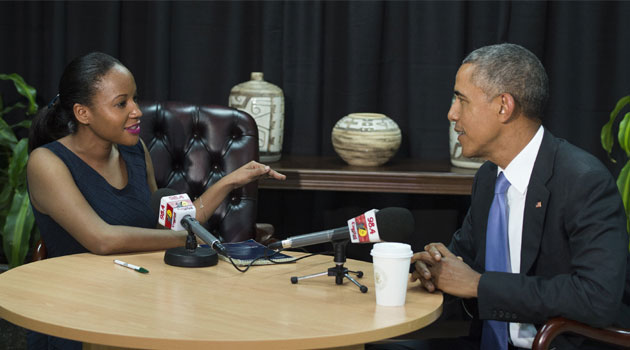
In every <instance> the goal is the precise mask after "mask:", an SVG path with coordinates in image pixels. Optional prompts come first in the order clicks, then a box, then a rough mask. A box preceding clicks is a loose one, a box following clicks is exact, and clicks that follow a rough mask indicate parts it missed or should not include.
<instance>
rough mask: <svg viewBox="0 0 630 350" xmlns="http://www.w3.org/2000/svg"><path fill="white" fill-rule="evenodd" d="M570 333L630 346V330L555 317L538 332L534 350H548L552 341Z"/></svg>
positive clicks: (533, 346)
mask: <svg viewBox="0 0 630 350" xmlns="http://www.w3.org/2000/svg"><path fill="white" fill-rule="evenodd" d="M565 332H570V333H575V334H578V335H581V336H584V337H586V338H591V339H594V340H596V341H600V342H604V343H609V344H615V345H620V346H628V345H629V344H630V330H628V329H623V328H616V327H608V328H595V327H591V326H589V325H586V324H584V323H581V322H577V321H573V320H569V319H566V318H564V317H555V318H552V319H550V320H549V321H547V323H545V325H544V326H543V327H542V328H541V329H540V330H539V331H538V334H536V338H534V343H533V344H532V350H547V349H548V348H549V345H550V344H551V341H552V340H553V339H554V338H555V337H557V336H558V335H559V334H562V333H565Z"/></svg>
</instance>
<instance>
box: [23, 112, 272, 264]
mask: <svg viewBox="0 0 630 350" xmlns="http://www.w3.org/2000/svg"><path fill="white" fill-rule="evenodd" d="M139 105H140V109H141V110H142V113H143V116H142V118H141V122H142V124H141V131H140V137H141V138H142V140H143V141H144V143H145V144H146V146H147V148H148V149H149V153H150V154H151V159H152V161H153V168H154V170H155V179H156V181H157V185H158V188H164V187H168V188H171V189H173V190H175V191H177V192H178V193H187V194H188V195H189V196H190V197H191V198H192V199H195V198H197V197H198V196H199V195H201V194H202V193H203V192H204V191H205V189H206V188H208V187H209V186H211V185H212V184H214V183H215V182H217V181H218V180H219V179H220V178H222V177H223V176H225V175H227V174H229V173H230V172H232V171H234V170H236V169H237V168H239V167H240V166H242V165H243V164H245V163H247V162H249V161H251V160H258V128H257V126H256V122H255V121H254V119H253V118H252V117H251V116H250V115H249V114H247V113H246V112H243V111H240V110H237V109H234V108H230V107H224V106H210V105H206V106H197V105H193V104H187V103H183V102H140V103H139ZM257 193H258V183H257V182H251V183H249V184H248V185H246V186H243V187H241V188H238V189H236V190H234V191H232V192H231V193H230V194H229V195H228V196H227V197H226V198H225V200H224V201H223V202H222V203H221V205H220V206H219V207H218V208H217V210H216V211H215V212H214V214H213V215H212V216H211V217H210V219H209V220H208V222H207V223H203V224H204V226H205V227H206V228H207V229H208V231H210V232H211V233H212V234H213V235H214V236H215V237H220V239H222V240H223V241H225V242H238V241H243V240H247V239H250V238H254V239H256V240H257V241H258V242H260V243H263V244H268V243H270V242H272V241H274V239H273V238H272V237H273V226H271V225H269V224H256V209H257V199H258V194H257ZM45 258H46V247H45V245H44V243H43V242H42V241H41V240H40V241H39V242H38V243H37V245H36V247H35V250H34V252H33V257H32V261H37V260H42V259H45Z"/></svg>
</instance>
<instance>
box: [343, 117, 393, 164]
mask: <svg viewBox="0 0 630 350" xmlns="http://www.w3.org/2000/svg"><path fill="white" fill-rule="evenodd" d="M401 138H402V136H401V134H400V128H399V127H398V124H396V122H395V121H393V120H391V119H390V118H389V117H387V116H386V115H384V114H379V113H351V114H348V115H347V116H345V117H343V118H341V119H339V121H337V124H335V127H333V130H332V144H333V147H334V148H335V152H337V154H338V155H339V156H340V157H341V158H342V159H343V160H345V161H346V162H348V164H351V165H359V166H378V165H382V164H384V163H386V162H387V161H388V160H390V159H391V158H392V157H393V156H394V154H396V151H398V147H400V140H401Z"/></svg>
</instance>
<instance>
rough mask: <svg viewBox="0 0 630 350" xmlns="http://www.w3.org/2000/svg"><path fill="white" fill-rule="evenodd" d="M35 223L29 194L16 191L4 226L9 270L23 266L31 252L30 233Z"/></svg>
mask: <svg viewBox="0 0 630 350" xmlns="http://www.w3.org/2000/svg"><path fill="white" fill-rule="evenodd" d="M34 223H35V217H34V215H33V211H32V209H31V205H30V200H29V198H28V193H27V192H26V190H24V191H16V192H15V195H14V196H13V201H12V203H11V209H10V210H9V215H8V216H7V221H6V222H5V224H4V229H3V231H4V234H3V246H4V253H5V255H6V257H7V260H8V262H9V268H13V267H16V266H19V265H21V264H22V263H23V262H24V258H25V257H26V254H27V253H28V250H29V238H30V233H31V231H32V229H33V225H34Z"/></svg>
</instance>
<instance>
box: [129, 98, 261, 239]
mask: <svg viewBox="0 0 630 350" xmlns="http://www.w3.org/2000/svg"><path fill="white" fill-rule="evenodd" d="M139 105H140V109H141V110H142V113H143V116H142V118H141V120H142V128H141V132H140V137H141V138H142V140H143V141H144V143H145V144H146V146H147V148H148V149H149V153H150V154H151V159H152V161H153V167H154V169H155V179H156V181H157V185H158V188H164V187H168V188H171V189H173V190H175V191H177V192H178V193H188V195H189V196H190V198H191V199H196V198H197V197H198V196H199V195H201V193H203V191H205V189H206V188H208V187H209V186H211V185H212V184H214V183H215V182H217V181H218V180H219V179H221V178H222V177H223V176H225V175H227V174H229V173H230V172H232V171H234V170H236V169H237V168H239V167H241V166H242V165H243V164H245V163H247V162H249V161H251V160H258V129H257V127H256V122H255V121H254V119H253V118H252V117H251V116H250V115H249V114H247V113H245V112H242V111H240V110H237V109H234V108H230V107H223V106H196V105H191V104H185V103H181V102H140V103H139ZM257 191H258V184H257V182H255V181H254V182H251V183H250V184H248V185H246V186H244V187H242V188H238V189H236V190H234V191H232V193H230V194H229V195H228V196H227V197H226V199H225V200H224V201H223V203H221V205H220V206H219V207H218V208H217V210H216V211H215V212H214V214H213V215H212V217H211V218H210V219H209V220H208V222H207V223H204V226H206V228H207V229H208V230H209V231H210V232H211V233H212V234H213V235H215V236H216V237H221V239H222V240H223V241H225V242H238V241H243V240H246V239H250V238H254V237H255V232H256V231H255V225H256V205H257V203H256V201H257Z"/></svg>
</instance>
